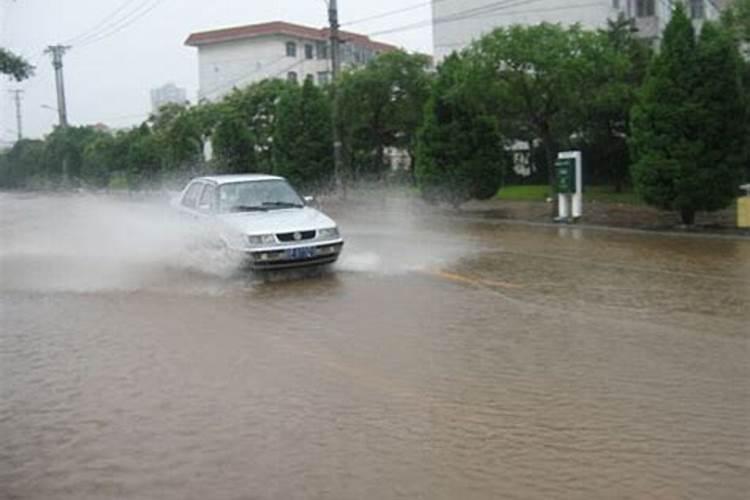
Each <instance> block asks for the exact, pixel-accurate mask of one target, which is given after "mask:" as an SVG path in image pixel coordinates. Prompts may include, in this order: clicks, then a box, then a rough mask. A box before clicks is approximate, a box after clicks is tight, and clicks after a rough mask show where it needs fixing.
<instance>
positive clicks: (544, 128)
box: [469, 23, 628, 189]
mask: <svg viewBox="0 0 750 500" xmlns="http://www.w3.org/2000/svg"><path fill="white" fill-rule="evenodd" d="M469 56H470V57H473V58H476V59H477V60H478V61H480V62H481V64H482V66H483V68H484V72H485V73H484V75H483V76H482V77H481V79H482V80H483V81H484V82H485V85H484V87H485V90H484V92H486V93H492V94H494V96H495V99H496V102H497V105H496V109H497V110H498V111H499V112H500V113H502V121H501V122H500V125H501V127H502V130H503V132H504V134H505V135H506V136H507V137H508V138H510V139H514V140H522V141H529V142H532V143H535V142H538V143H540V144H541V146H542V148H543V150H544V156H545V160H546V161H545V164H546V165H545V166H546V169H547V175H548V179H549V183H550V189H552V187H553V186H554V178H555V171H554V164H555V161H556V160H557V154H558V151H559V150H560V148H562V147H565V146H566V145H568V144H569V142H570V138H571V136H573V135H574V134H580V133H582V131H583V129H584V127H585V122H586V115H587V113H588V109H587V106H588V103H589V102H591V101H592V100H594V99H598V98H599V97H597V96H598V95H599V94H600V93H612V94H616V93H615V92H613V91H612V86H613V85H614V84H616V83H618V82H621V81H622V80H623V78H624V77H625V74H626V71H627V68H628V61H627V56H626V54H624V53H622V52H618V51H617V50H616V49H615V48H614V47H613V46H612V45H611V44H610V43H609V41H608V40H607V39H606V36H603V35H602V34H601V33H596V32H591V31H585V30H582V29H581V28H580V26H572V27H570V28H563V27H561V26H560V25H556V24H547V23H542V24H539V25H535V26H518V25H517V26H511V27H509V28H498V29H495V30H494V31H492V32H491V33H489V34H487V35H485V36H484V37H482V38H481V39H480V40H479V41H478V42H476V43H475V44H474V45H473V46H472V47H471V48H470V50H469Z"/></svg>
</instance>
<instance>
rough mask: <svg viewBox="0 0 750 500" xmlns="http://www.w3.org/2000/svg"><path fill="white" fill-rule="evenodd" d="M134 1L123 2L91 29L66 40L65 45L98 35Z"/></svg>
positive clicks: (126, 0)
mask: <svg viewBox="0 0 750 500" xmlns="http://www.w3.org/2000/svg"><path fill="white" fill-rule="evenodd" d="M135 1H136V0H125V1H124V2H123V3H121V4H120V6H119V7H118V8H116V9H115V10H113V11H112V12H110V13H109V14H107V15H106V16H105V17H104V18H103V19H102V20H101V21H99V22H98V23H97V24H95V25H94V26H93V27H92V28H90V29H88V30H85V31H83V32H82V33H79V34H78V35H76V36H74V37H73V38H70V39H68V40H67V41H66V42H65V43H66V44H72V43H76V42H78V41H80V40H82V39H84V38H88V37H90V36H92V35H95V34H98V33H99V32H100V31H101V30H102V28H106V26H108V24H107V23H109V21H110V20H111V19H112V18H114V17H115V16H116V15H117V14H119V13H120V12H122V11H123V10H125V9H126V8H127V7H128V6H129V5H130V4H132V3H133V2H135Z"/></svg>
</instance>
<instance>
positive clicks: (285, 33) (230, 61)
mask: <svg viewBox="0 0 750 500" xmlns="http://www.w3.org/2000/svg"><path fill="white" fill-rule="evenodd" d="M329 36H330V35H329V31H328V29H318V28H310V27H307V26H301V25H298V24H291V23H286V22H280V21H276V22H270V23H262V24H254V25H250V26H240V27H236V28H226V29H219V30H214V31H204V32H200V33H193V34H191V35H190V36H189V37H188V39H187V40H186V41H185V45H189V46H191V47H197V48H198V72H199V86H200V89H199V91H198V100H204V99H207V100H212V101H214V100H217V99H220V98H221V97H222V96H224V95H226V94H228V93H229V92H231V91H232V89H234V88H241V87H243V86H246V85H249V84H251V83H253V82H257V81H260V80H264V79H266V78H286V79H288V80H294V81H303V80H304V79H305V78H312V79H313V80H314V81H315V82H316V83H319V84H324V83H326V82H328V80H329V79H330V74H331V66H330V57H329V52H330V50H329ZM340 38H341V39H342V42H343V43H342V44H341V46H340V50H341V62H342V66H343V67H347V66H353V65H359V64H365V63H367V62H368V61H369V60H370V59H372V58H373V57H375V56H376V55H378V54H380V53H382V52H388V51H392V50H396V47H395V46H393V45H389V44H385V43H380V42H375V41H373V40H370V38H369V37H367V36H364V35H358V34H356V33H348V32H345V31H343V32H340Z"/></svg>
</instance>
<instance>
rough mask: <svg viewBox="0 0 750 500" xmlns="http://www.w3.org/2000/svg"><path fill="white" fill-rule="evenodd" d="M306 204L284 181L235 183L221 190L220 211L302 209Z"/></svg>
mask: <svg viewBox="0 0 750 500" xmlns="http://www.w3.org/2000/svg"><path fill="white" fill-rule="evenodd" d="M303 205H304V202H303V201H302V199H301V198H300V197H299V195H298V194H297V193H296V192H295V191H294V189H292V187H291V186H290V185H289V184H288V183H287V182H286V181H284V180H276V179H274V180H267V181H249V182H233V183H231V184H225V185H223V186H221V187H220V188H219V211H220V212H232V211H237V210H240V211H242V210H248V209H259V208H262V209H267V210H271V209H274V208H287V207H302V206H303Z"/></svg>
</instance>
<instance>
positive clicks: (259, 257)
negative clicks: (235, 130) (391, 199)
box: [173, 174, 344, 269]
mask: <svg viewBox="0 0 750 500" xmlns="http://www.w3.org/2000/svg"><path fill="white" fill-rule="evenodd" d="M312 202H313V199H312V198H310V197H306V198H302V197H301V196H300V195H299V194H297V192H296V191H295V190H294V188H292V186H291V185H290V184H289V183H288V182H287V180H286V179H284V178H283V177H278V176H272V175H261V174H242V175H217V176H208V177H199V178H196V179H193V180H191V181H190V182H189V183H188V185H187V186H186V187H185V189H184V190H183V191H182V192H181V193H180V195H179V196H178V197H177V198H176V199H175V200H174V201H173V205H174V206H175V207H176V208H177V209H178V210H179V211H180V212H181V213H182V214H184V215H186V216H188V217H190V218H192V219H194V220H196V221H198V222H201V223H203V224H206V225H208V226H209V227H210V228H211V229H212V230H213V231H215V232H216V238H217V240H218V242H219V244H220V245H222V246H223V247H224V249H225V250H226V251H227V252H230V253H233V254H239V255H241V256H242V257H243V259H244V261H245V263H246V264H247V265H248V266H249V267H250V268H252V269H286V268H298V267H306V266H323V265H328V264H332V263H334V262H336V260H337V259H338V257H339V255H340V254H341V249H342V247H343V245H344V240H343V238H342V237H341V234H340V232H339V229H338V226H337V225H336V222H335V221H334V220H333V219H331V218H330V217H328V216H327V215H326V214H324V213H323V212H321V211H320V210H318V209H317V208H314V207H313V206H311V204H312Z"/></svg>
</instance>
